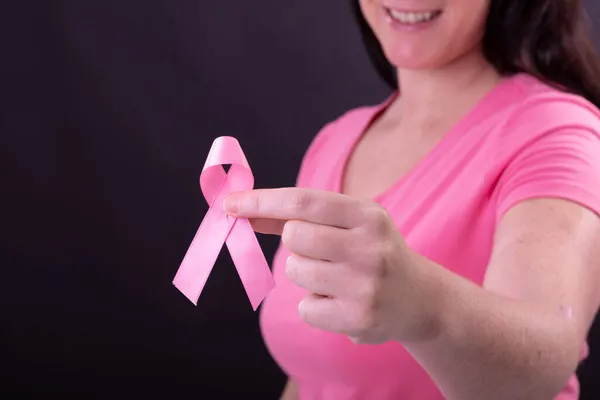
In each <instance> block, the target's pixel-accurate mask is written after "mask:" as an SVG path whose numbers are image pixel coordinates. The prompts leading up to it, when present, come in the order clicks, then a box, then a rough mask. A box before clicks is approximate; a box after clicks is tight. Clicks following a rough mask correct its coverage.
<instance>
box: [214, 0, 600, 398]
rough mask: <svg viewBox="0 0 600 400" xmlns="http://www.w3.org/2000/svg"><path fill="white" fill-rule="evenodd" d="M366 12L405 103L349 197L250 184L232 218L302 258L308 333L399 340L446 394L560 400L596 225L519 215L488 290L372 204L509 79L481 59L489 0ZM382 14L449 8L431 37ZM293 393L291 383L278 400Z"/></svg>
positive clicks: (376, 127)
mask: <svg viewBox="0 0 600 400" xmlns="http://www.w3.org/2000/svg"><path fill="white" fill-rule="evenodd" d="M360 5H361V9H362V10H363V14H364V15H365V17H366V19H367V21H368V22H369V24H370V25H371V27H372V29H373V31H374V32H375V35H376V36H377V38H378V39H379V40H380V42H381V44H382V47H383V49H384V52H385V54H386V56H387V57H388V59H389V60H390V62H391V63H392V64H393V65H395V66H396V67H397V69H398V79H399V82H400V87H401V96H398V98H397V99H396V100H395V101H394V103H393V104H391V105H390V107H388V109H387V110H386V111H385V112H384V113H383V115H381V116H380V117H379V118H378V119H377V120H376V121H375V122H374V123H373V124H372V125H371V126H370V127H369V128H368V130H367V131H366V132H365V134H364V136H363V139H362V140H361V141H360V142H359V144H358V145H357V146H356V148H355V151H354V152H353V154H352V155H351V157H350V159H349V161H348V164H347V168H346V170H345V174H344V180H343V192H344V194H336V193H329V192H321V191H316V190H309V189H298V188H283V189H270V190H254V191H249V192H243V193H236V194H233V195H231V196H230V197H229V198H227V199H226V201H225V202H224V208H225V210H226V211H227V212H228V213H229V214H230V215H232V216H237V217H244V218H250V219H251V221H252V224H253V227H254V228H255V230H256V231H258V232H261V233H267V234H275V235H281V237H282V243H283V245H284V246H286V247H287V248H288V249H289V250H290V251H291V252H292V253H293V256H292V257H290V259H289V260H288V262H287V265H286V274H287V276H288V277H289V279H290V280H291V281H293V282H295V284H297V285H298V286H301V287H303V288H305V289H307V290H308V291H309V292H311V293H312V294H311V295H309V296H308V297H306V298H305V299H304V300H303V301H302V302H301V304H300V305H299V308H298V312H299V313H300V315H301V317H302V319H303V320H304V321H306V322H307V323H308V324H310V325H312V326H315V327H317V328H320V329H324V330H328V331H332V332H337V333H341V334H344V335H347V336H348V337H350V338H351V339H352V340H353V341H355V342H356V343H382V342H386V341H391V340H393V341H398V342H400V343H402V344H403V345H404V346H405V347H406V349H407V350H408V351H409V352H410V353H411V354H412V355H413V357H414V358H415V359H416V360H417V361H418V362H419V363H420V364H421V365H422V366H423V367H424V368H425V369H426V370H427V372H428V373H429V375H430V376H431V377H432V379H433V380H434V381H435V382H436V384H437V385H438V387H439V388H440V390H441V391H442V392H443V394H444V396H445V397H446V398H447V399H449V400H471V399H473V400H480V399H482V398H485V399H488V400H494V399H499V400H500V399H501V400H506V399H515V400H519V399H528V400H536V399H540V400H548V399H551V398H553V397H554V396H555V395H556V394H557V393H559V392H560V390H561V389H562V388H563V387H564V385H565V384H566V382H567V380H568V378H569V377H570V375H571V374H572V373H573V372H574V370H575V368H576V366H577V362H578V359H579V356H580V353H581V349H582V346H583V343H584V341H585V336H586V333H587V330H588V328H589V326H590V324H591V321H592V319H593V317H594V314H595V312H596V310H597V309H598V305H599V302H600V292H599V290H598V289H597V288H599V287H600V264H599V263H597V262H595V261H594V260H597V259H598V257H600V252H599V251H597V250H594V248H595V247H598V246H594V244H596V245H597V243H598V242H600V219H599V218H598V216H597V215H595V214H593V213H592V212H590V211H589V210H587V209H585V208H583V207H581V206H579V205H576V204H574V203H572V202H569V201H565V200H558V199H536V200H528V201H524V202H522V203H520V204H518V205H516V206H515V207H513V208H512V209H511V210H509V211H508V212H507V213H506V215H505V216H504V217H503V219H502V220H501V222H500V224H499V226H498V228H497V232H496V236H495V244H494V249H493V254H492V258H491V262H490V265H489V267H488V270H487V275H486V278H485V281H484V285H483V287H479V286H476V285H475V284H473V283H471V282H469V281H467V280H465V279H463V278H461V277H459V276H457V275H455V274H453V273H451V272H450V271H448V270H446V269H445V268H443V267H442V266H439V265H436V264H434V263H432V262H431V261H429V260H427V259H424V258H423V257H421V256H420V255H419V254H416V253H415V252H413V251H411V249H410V248H408V246H407V245H406V243H405V242H404V239H403V238H402V237H401V235H400V234H399V233H398V231H397V230H396V229H395V226H394V224H393V222H392V221H391V219H390V218H389V216H388V215H387V212H386V211H385V210H384V209H383V208H381V207H380V206H379V205H378V204H376V203H375V202H372V201H371V200H370V199H371V198H373V197H374V196H376V195H377V194H379V193H382V192H383V191H384V190H386V189H387V188H388V187H390V186H391V185H392V184H393V183H394V182H396V181H397V180H398V179H400V178H401V177H402V176H403V175H404V174H405V173H406V172H408V171H409V170H410V169H411V168H412V167H413V166H414V165H415V164H416V163H417V162H418V161H419V160H420V158H421V157H422V156H423V155H424V154H426V153H427V152H428V151H429V150H430V149H431V148H432V147H433V146H434V145H435V144H436V143H437V142H438V141H439V139H441V138H442V137H443V135H444V134H445V133H446V132H447V131H448V129H449V127H451V126H452V125H453V124H455V123H456V122H457V121H458V120H460V118H461V117H462V116H464V115H465V114H466V113H467V112H468V111H469V110H470V109H471V108H472V107H473V106H474V105H475V104H476V103H477V102H478V101H479V100H480V99H481V98H482V97H483V96H484V95H485V94H486V93H488V92H489V91H490V90H491V88H493V87H494V86H495V85H496V84H497V83H498V82H499V80H500V79H501V77H500V76H499V74H498V73H497V72H496V71H495V70H494V69H493V68H492V67H491V65H489V64H488V63H487V62H486V60H485V59H484V57H483V55H482V54H481V52H480V41H481V38H482V37H483V32H484V22H485V18H486V13H487V10H488V7H489V1H487V0H431V1H425V0H422V1H416V0H412V1H411V0H361V1H360ZM384 5H385V6H388V7H394V8H395V9H397V10H418V11H428V10H441V11H442V12H443V13H442V15H441V16H440V18H439V19H438V20H437V21H436V22H435V24H432V26H431V28H430V29H427V30H422V31H414V32H406V31H398V30H393V29H392V28H391V27H390V26H389V24H388V23H387V22H386V15H385V9H384V8H383V6H384ZM400 144H402V145H400ZM374 155H376V157H374ZM399 160H401V162H399ZM374 177H377V178H374ZM355 243H361V245H360V246H356V245H355ZM515 282H516V283H515ZM457 360H461V361H462V362H457ZM464 376H469V377H470V378H469V379H464V378H463V377H464ZM297 396H298V391H297V387H296V385H295V384H294V382H292V381H290V382H288V385H287V386H286V389H285V391H284V393H283V395H282V399H286V400H294V399H297Z"/></svg>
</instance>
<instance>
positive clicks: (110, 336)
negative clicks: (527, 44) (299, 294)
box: [0, 0, 600, 399]
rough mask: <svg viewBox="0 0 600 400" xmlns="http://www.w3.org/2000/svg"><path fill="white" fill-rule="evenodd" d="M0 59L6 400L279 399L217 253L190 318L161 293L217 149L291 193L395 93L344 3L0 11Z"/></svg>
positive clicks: (0, 336) (23, 4) (163, 3)
mask: <svg viewBox="0 0 600 400" xmlns="http://www.w3.org/2000/svg"><path fill="white" fill-rule="evenodd" d="M591 2H592V1H590V3H591ZM595 13H596V14H597V15H598V19H600V10H596V11H595ZM0 54H1V56H0V57H1V58H0V60H1V62H0V171H1V174H2V175H1V178H2V180H1V192H0V193H1V197H0V198H1V207H0V226H1V229H0V240H1V243H2V244H1V247H0V257H1V258H0V366H1V369H2V371H1V374H0V394H1V395H2V398H17V397H18V398H23V397H34V398H38V397H40V395H42V394H48V393H55V394H56V393H60V394H62V395H63V396H68V395H73V396H77V397H79V398H125V397H129V396H130V395H132V394H133V395H138V396H141V395H148V394H157V393H162V394H170V395H171V398H180V397H183V396H186V395H194V396H195V397H196V398H201V399H212V398H215V399H216V398H237V397H235V395H236V394H238V393H252V394H260V395H261V398H263V399H276V398H277V395H278V393H279V391H280V390H281V387H282V385H283V382H284V377H283V375H282V374H281V372H280V371H279V369H278V368H277V367H276V366H275V364H274V363H273V361H272V360H271V359H270V357H269V355H268V353H267V352H266V349H265V347H264V345H263V342H262V339H261V337H260V333H259V330H258V323H257V315H256V314H254V313H253V312H252V310H251V308H250V305H249V303H248V300H247V298H246V297H245V293H244V290H243V288H242V286H241V283H240V282H239V279H238V278H237V275H236V272H235V270H234V268H233V265H232V263H231V260H230V258H229V256H228V254H227V253H226V252H222V254H221V256H220V258H219V261H218V262H217V265H216V266H215V269H214V272H213V274H212V275H211V278H210V280H209V282H208V284H207V287H206V289H205V292H204V293H203V295H202V297H201V299H200V302H199V306H198V307H193V306H192V305H191V303H189V302H188V301H187V300H186V299H185V298H184V297H183V296H182V295H181V294H180V293H179V292H178V291H177V290H176V289H175V288H174V287H173V286H172V285H171V280H172V278H173V276H174V274H175V272H176V270H177V267H178V265H179V262H180V261H181V258H182V257H183V255H184V253H185V251H186V249H187V246H188V245H189V242H190V241H191V239H192V237H193V235H194V233H195V231H196V229H197V226H198V224H199V222H200V221H201V219H202V217H203V215H204V213H205V212H206V209H207V206H206V204H205V201H204V199H203V198H202V196H201V193H200V189H199V187H198V176H199V174H200V171H201V169H202V165H203V163H204V159H205V157H206V154H207V152H208V149H209V147H210V144H211V142H212V140H213V139H214V138H215V137H217V136H220V135H234V136H236V137H238V138H239V140H240V142H241V143H242V145H243V147H244V149H245V151H246V155H247V157H248V159H249V161H250V163H251V165H252V167H253V170H254V173H255V178H256V186H257V187H278V186H288V185H292V184H293V183H294V179H295V174H296V172H297V169H298V166H299V163H300V160H301V157H302V154H303V152H304V150H305V149H306V147H307V146H308V144H309V142H310V140H311V139H312V137H313V136H314V134H315V133H316V132H317V130H318V129H319V128H320V127H321V126H322V125H323V124H324V123H326V122H327V121H329V120H331V119H332V118H335V117H336V116H338V115H339V114H340V113H342V112H343V111H345V110H347V109H349V108H351V107H355V106H357V105H361V104H366V103H375V102H379V101H381V100H382V99H383V98H384V97H385V96H386V95H387V93H388V90H387V88H385V87H384V86H383V84H382V83H381V82H380V81H379V80H378V79H377V77H376V75H375V73H374V72H373V70H372V68H371V66H370V65H369V63H368V61H367V58H366V55H365V52H364V50H363V48H362V46H361V44H360V40H359V37H358V32H357V30H356V29H355V26H354V25H353V22H352V20H351V18H350V13H349V9H348V6H347V2H344V1H338V2H325V1H321V0H302V1H300V0H294V1H285V2H282V1H274V0H263V1H261V2H251V1H246V0H229V1H223V2H221V1H192V0H177V1H169V0H160V1H159V0H152V1H151V0H137V1H134V0H127V1H124V0H111V1H109V0H102V1H101V0H96V1H92V0H89V1H80V0H72V1H47V0H39V1H25V0H21V1H15V2H7V3H6V4H4V5H3V11H2V12H1V13H0ZM260 240H261V243H262V245H263V249H264V250H265V253H266V254H267V256H268V257H269V258H270V257H271V256H272V254H273V252H274V250H275V247H276V244H277V240H276V238H273V237H260ZM597 335H598V333H596V336H597ZM597 342H598V345H597V346H598V347H597V348H598V351H600V340H597ZM597 358H600V357H597ZM593 362H594V361H591V362H588V363H587V365H586V368H585V370H583V371H582V373H581V374H582V376H583V377H584V378H586V379H585V380H584V385H585V387H586V388H587V391H586V392H587V395H588V398H590V399H591V398H592V397H595V396H594V395H592V391H591V388H592V386H593V374H594V372H593V371H594V369H596V370H598V367H594V365H593ZM595 362H596V364H599V362H598V361H595ZM210 392H214V393H219V395H216V394H215V395H210V394H209V393H210ZM11 395H12V396H11ZM596 395H597V394H596Z"/></svg>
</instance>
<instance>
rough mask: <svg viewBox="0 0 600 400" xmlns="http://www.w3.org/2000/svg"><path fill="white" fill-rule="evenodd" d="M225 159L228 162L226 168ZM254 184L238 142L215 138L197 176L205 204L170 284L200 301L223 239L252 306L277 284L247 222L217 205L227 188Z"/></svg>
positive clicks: (233, 188)
mask: <svg viewBox="0 0 600 400" xmlns="http://www.w3.org/2000/svg"><path fill="white" fill-rule="evenodd" d="M225 164H230V165H231V168H230V169H229V172H227V173H226V172H225V170H224V169H223V165H225ZM253 187H254V176H253V175H252V170H251V169H250V166H249V164H248V161H247V160H246V156H245V155H244V152H243V151H242V148H241V146H240V144H239V142H238V141H237V140H236V139H235V138H233V137H229V136H224V137H219V138H217V139H216V140H215V141H214V142H213V145H212V147H211V149H210V152H209V154H208V157H207V159H206V162H205V164H204V169H203V170H202V174H201V175H200V188H201V190H202V194H203V195H204V198H205V199H206V201H207V202H208V205H209V209H208V212H207V213H206V215H205V217H204V219H203V220H202V223H201V224H200V227H199V228H198V231H197V232H196V235H195V236H194V239H193V240H192V243H191V245H190V247H189V248H188V251H187V253H186V255H185V257H184V259H183V261H182V263H181V265H180V267H179V270H178V271H177V274H176V275H175V278H174V279H173V285H175V287H176V288H177V289H179V290H180V291H181V292H182V293H183V294H184V295H185V296H186V297H187V298H188V299H189V300H190V301H191V302H192V303H194V304H197V303H198V299H199V298H200V294H201V293H202V290H203V289H204V286H205V284H206V281H207V280H208V276H209V275H210V272H211V271H212V268H213V266H214V264H215V262H216V260H217V257H218V256H219V253H220V251H221V248H222V247H223V244H224V243H225V244H226V245H227V249H228V250H229V253H230V255H231V259H232V260H233V263H234V265H235V267H236V270H237V271H238V275H239V276H240V279H241V281H242V284H243V285H244V289H245V290H246V294H247V295H248V298H249V299H250V303H251V304H252V308H253V309H254V310H255V311H256V309H257V308H258V306H259V305H260V303H261V302H262V300H263V299H264V298H265V297H266V296H267V294H269V292H270V291H271V289H273V287H274V286H275V282H274V280H273V275H272V274H271V270H270V269H269V264H268V263H267V260H266V259H265V256H264V254H263V252H262V250H261V249H260V245H259V243H258V240H257V239H256V235H255V233H254V230H253V229H252V226H251V225H250V222H249V221H248V220H247V219H244V218H233V217H230V216H228V215H227V214H226V213H225V211H223V209H222V208H221V203H222V201H223V199H224V198H225V197H227V195H229V194H230V193H233V192H236V191H240V190H250V189H252V188H253Z"/></svg>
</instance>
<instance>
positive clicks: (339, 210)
mask: <svg viewBox="0 0 600 400" xmlns="http://www.w3.org/2000/svg"><path fill="white" fill-rule="evenodd" d="M362 204H363V201H362V200H360V199H355V198H353V197H350V196H346V195H343V194H339V193H333V192H326V191H321V190H313V189H303V188H282V189H260V190H250V191H245V192H237V193H233V194H231V195H229V196H228V197H227V198H226V199H225V200H224V201H223V208H224V209H225V211H226V212H227V213H228V214H230V215H232V216H235V217H243V218H269V219H280V220H293V219H294V220H302V221H308V222H314V223H317V224H322V225H330V226H336V227H340V228H348V229H349V228H354V227H357V226H360V225H361V224H362V220H363V219H364V217H363V216H362V214H361V209H362Z"/></svg>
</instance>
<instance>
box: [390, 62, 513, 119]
mask: <svg viewBox="0 0 600 400" xmlns="http://www.w3.org/2000/svg"><path fill="white" fill-rule="evenodd" d="M500 79H501V77H500V75H499V74H498V72H497V71H496V70H495V69H494V68H493V67H492V65H490V64H489V63H488V62H487V61H486V60H485V59H484V57H483V55H481V53H480V52H475V51H474V52H472V53H471V54H468V55H465V56H464V57H462V58H460V59H458V60H456V61H455V62H453V63H451V64H449V65H447V66H445V67H443V68H439V69H435V70H402V69H400V70H398V82H400V96H399V97H398V99H397V101H396V103H397V104H396V106H397V112H398V114H399V115H400V116H401V118H402V123H403V125H409V126H419V125H424V124H427V123H429V122H431V121H432V120H437V119H440V118H444V117H445V116H448V115H453V114H461V113H462V112H464V111H465V109H468V108H470V107H472V106H473V105H474V104H476V103H477V102H478V101H479V100H480V99H481V98H482V97H484V96H485V94H487V93H488V92H489V91H490V90H491V89H492V88H493V87H494V86H495V85H496V84H497V83H498V82H499V81H500Z"/></svg>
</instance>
